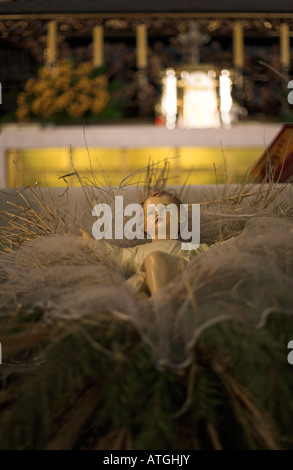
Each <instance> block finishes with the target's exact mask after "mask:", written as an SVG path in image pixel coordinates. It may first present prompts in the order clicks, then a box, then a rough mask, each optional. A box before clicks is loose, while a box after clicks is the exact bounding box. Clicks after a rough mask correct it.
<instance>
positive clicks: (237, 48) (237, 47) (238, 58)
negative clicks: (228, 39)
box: [233, 21, 244, 69]
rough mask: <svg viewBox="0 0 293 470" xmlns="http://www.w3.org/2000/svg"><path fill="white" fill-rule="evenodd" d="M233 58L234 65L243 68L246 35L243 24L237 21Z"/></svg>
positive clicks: (234, 30) (234, 33) (234, 28)
mask: <svg viewBox="0 0 293 470" xmlns="http://www.w3.org/2000/svg"><path fill="white" fill-rule="evenodd" d="M233 60H234V66H235V67H236V68H238V69H243V66H244V37H243V26H242V24H241V23H240V22H239V21H237V22H236V23H235V24H234V26H233Z"/></svg>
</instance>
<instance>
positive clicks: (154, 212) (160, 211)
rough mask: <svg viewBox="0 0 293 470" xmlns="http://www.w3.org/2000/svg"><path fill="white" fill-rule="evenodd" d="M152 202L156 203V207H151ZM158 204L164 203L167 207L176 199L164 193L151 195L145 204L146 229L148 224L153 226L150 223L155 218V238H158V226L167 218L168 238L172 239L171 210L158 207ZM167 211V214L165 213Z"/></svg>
mask: <svg viewBox="0 0 293 470" xmlns="http://www.w3.org/2000/svg"><path fill="white" fill-rule="evenodd" d="M151 204H154V205H155V207H151ZM158 204H162V205H163V206H164V207H167V206H168V205H169V204H174V200H173V199H172V197H171V196H170V195H169V194H163V195H161V196H150V197H148V198H147V199H146V200H145V202H144V205H143V212H144V227H145V231H147V226H149V228H150V227H152V224H151V223H150V222H151V221H152V220H154V228H155V238H154V239H153V240H157V239H158V227H159V225H160V224H164V223H165V220H166V239H167V240H169V239H170V216H171V213H170V211H168V210H167V211H165V209H164V208H159V207H157V205H158ZM177 209H178V208H177ZM164 212H166V214H164ZM148 216H149V221H148V224H149V225H147V218H148ZM179 218H180V215H179V209H178V232H179Z"/></svg>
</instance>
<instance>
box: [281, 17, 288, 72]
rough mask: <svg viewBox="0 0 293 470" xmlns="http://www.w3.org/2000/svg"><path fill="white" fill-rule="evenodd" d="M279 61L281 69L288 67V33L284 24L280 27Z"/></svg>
mask: <svg viewBox="0 0 293 470" xmlns="http://www.w3.org/2000/svg"><path fill="white" fill-rule="evenodd" d="M280 60H281V66H282V68H283V69H285V70H288V69H289V67H290V31H289V26H288V25H287V24H286V23H282V24H281V25H280Z"/></svg>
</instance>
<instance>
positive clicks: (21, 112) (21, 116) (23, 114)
mask: <svg viewBox="0 0 293 470" xmlns="http://www.w3.org/2000/svg"><path fill="white" fill-rule="evenodd" d="M28 115H29V108H28V106H20V107H19V108H18V109H17V111H16V118H17V120H18V121H27V120H28Z"/></svg>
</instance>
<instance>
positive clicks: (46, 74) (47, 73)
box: [38, 66, 52, 80]
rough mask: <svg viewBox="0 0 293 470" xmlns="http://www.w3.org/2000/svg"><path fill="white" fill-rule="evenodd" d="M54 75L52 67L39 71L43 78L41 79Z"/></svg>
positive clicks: (42, 68)
mask: <svg viewBox="0 0 293 470" xmlns="http://www.w3.org/2000/svg"><path fill="white" fill-rule="evenodd" d="M51 75H52V69H51V67H48V66H46V67H41V68H40V69H39V70H38V76H39V77H40V78H41V79H45V80H46V79H47V78H49V79H50V77H51Z"/></svg>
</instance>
